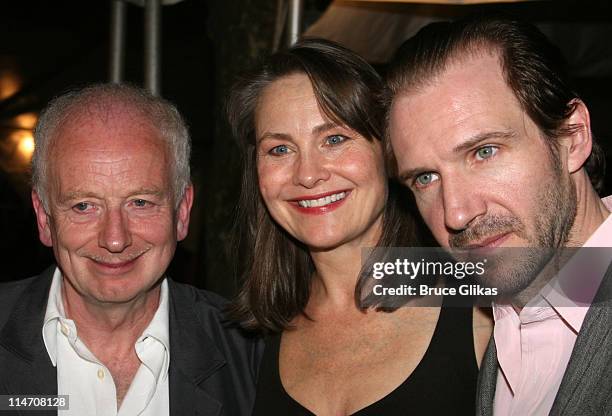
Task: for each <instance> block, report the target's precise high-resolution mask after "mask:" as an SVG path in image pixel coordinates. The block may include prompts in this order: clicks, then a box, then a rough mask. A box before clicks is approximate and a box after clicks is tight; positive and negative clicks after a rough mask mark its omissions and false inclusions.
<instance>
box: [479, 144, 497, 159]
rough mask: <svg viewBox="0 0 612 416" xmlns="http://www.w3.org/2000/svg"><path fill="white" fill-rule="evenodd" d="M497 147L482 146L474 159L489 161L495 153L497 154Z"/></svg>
mask: <svg viewBox="0 0 612 416" xmlns="http://www.w3.org/2000/svg"><path fill="white" fill-rule="evenodd" d="M497 150H498V149H497V147H495V146H490V145H489V146H483V147H481V148H480V149H478V150H476V158H477V159H479V160H485V159H489V158H490V157H491V156H493V155H494V154H495V153H497Z"/></svg>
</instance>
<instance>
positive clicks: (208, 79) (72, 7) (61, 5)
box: [0, 0, 612, 296]
mask: <svg viewBox="0 0 612 416" xmlns="http://www.w3.org/2000/svg"><path fill="white" fill-rule="evenodd" d="M328 4H329V1H314V0H311V1H308V0H307V1H305V21H306V23H308V22H312V21H314V20H315V19H316V18H317V17H318V16H319V15H320V14H321V13H322V12H323V11H324V10H325V8H326V7H327V5H328ZM276 7H277V2H276V1H275V0H243V1H235V0H225V1H221V0H210V1H205V0H184V1H182V2H181V3H178V4H176V5H172V6H165V7H163V9H162V39H163V46H162V90H161V92H162V95H163V96H164V97H165V98H167V99H169V100H171V101H172V102H174V103H175V104H176V105H177V106H178V108H179V109H180V110H181V111H182V113H183V114H184V116H185V118H186V119H187V121H188V123H189V125H190V129H191V133H192V139H193V149H194V153H193V159H192V169H193V180H194V184H195V186H196V201H195V205H194V209H193V214H192V224H191V228H190V235H189V237H188V238H187V240H186V241H184V242H182V243H180V244H179V248H178V249H177V254H176V257H175V260H174V261H173V263H172V266H171V271H170V274H171V275H172V276H173V277H174V278H176V279H177V280H181V281H185V282H190V283H193V284H195V285H197V286H199V287H205V288H207V289H211V290H214V291H217V292H219V293H222V294H224V295H226V296H230V295H231V294H233V293H234V291H235V288H236V280H235V278H234V277H233V276H232V275H231V270H232V267H231V265H232V263H233V262H235V261H240V259H236V258H232V257H231V256H230V255H229V254H228V237H229V232H230V229H231V224H232V220H233V214H234V208H235V202H236V198H237V193H238V189H239V174H240V163H239V160H238V150H237V147H236V145H235V143H234V142H233V140H232V139H231V137H230V135H229V134H228V127H227V125H226V123H225V119H224V116H223V103H224V97H226V96H227V92H228V89H229V86H230V85H231V83H232V80H233V79H234V77H235V75H236V74H237V73H238V72H239V71H241V70H243V69H245V68H247V67H249V66H251V65H252V64H253V63H254V61H255V60H257V59H258V58H259V57H261V56H264V55H266V54H268V53H269V52H270V50H271V48H272V43H273V36H274V33H273V31H274V22H275V16H276ZM397 7H400V8H402V10H403V12H407V13H408V12H410V10H411V9H410V8H411V7H414V6H411V5H402V6H397ZM493 8H495V9H503V10H506V11H509V12H511V13H515V14H518V15H519V16H521V17H522V18H526V19H531V20H534V21H546V22H564V23H568V22H569V23H571V24H573V25H575V26H576V27H579V26H580V25H587V24H589V25H596V26H601V27H603V28H608V29H609V28H610V25H611V22H612V6H611V5H610V4H609V3H608V2H607V1H603V0H602V1H591V2H589V1H565V2H558V1H554V2H553V1H548V2H529V3H525V4H516V5H502V6H477V7H466V6H443V7H441V10H442V12H443V13H448V15H449V16H458V15H461V14H465V13H469V12H473V11H475V10H480V9H493ZM127 9H128V19H127V27H128V30H127V32H128V33H127V51H126V67H125V75H126V80H127V81H129V82H132V83H136V84H142V73H143V68H142V60H143V52H142V51H143V30H144V29H143V9H142V8H140V7H138V6H135V5H128V7H127ZM109 15H110V2H108V1H106V0H89V1H86V2H83V1H76V0H57V1H53V2H50V1H42V0H41V1H34V0H20V1H14V2H2V5H0V231H1V235H0V268H1V270H2V272H1V273H0V281H2V280H13V279H20V278H24V277H27V276H30V275H33V274H36V273H38V272H40V271H41V270H43V269H44V268H45V267H46V266H48V265H49V264H50V263H51V262H52V261H53V256H52V252H51V251H50V250H49V249H47V248H45V247H43V246H42V245H41V244H40V243H39V242H38V236H37V231H36V225H35V220H34V216H33V212H32V209H31V207H30V200H29V182H28V181H29V179H28V175H27V172H26V171H25V170H24V169H23V167H18V166H17V167H16V166H15V165H14V164H13V163H12V162H11V158H12V157H13V156H14V155H13V153H12V150H11V149H10V146H9V140H8V137H9V136H10V135H11V134H12V133H13V132H14V131H15V130H17V128H18V125H17V124H18V123H17V122H16V121H15V117H17V116H19V115H20V114H23V113H29V112H38V111H40V109H41V108H43V107H44V105H45V104H46V103H47V102H48V100H49V99H50V98H52V97H53V96H55V95H57V94H59V93H61V92H63V91H65V90H67V89H69V88H70V87H74V86H78V85H84V84H86V83H90V82H102V81H106V80H107V77H108V61H109V59H108V55H109V49H108V48H109V27H110V23H109V22H110V20H109ZM594 41H599V42H602V41H603V42H608V43H609V42H611V41H612V40H611V39H599V40H597V39H596V40H594ZM565 46H567V45H565ZM569 49H570V51H571V48H569ZM565 50H566V51H567V50H568V48H567V47H566V48H565ZM566 54H567V52H566ZM568 58H570V59H571V56H568ZM382 69H383V70H384V65H383V67H382ZM582 73H583V71H580V70H579V68H575V74H576V75H577V78H576V81H577V85H578V87H579V92H580V93H581V95H582V97H583V98H584V100H585V101H586V102H587V105H588V106H589V109H590V111H591V117H592V123H593V125H592V127H593V131H594V133H595V134H596V135H597V137H598V139H599V141H600V143H601V144H602V145H603V146H604V148H606V149H607V154H608V155H612V146H611V145H610V143H611V141H612V140H611V137H612V125H611V122H610V116H609V115H610V114H612V74H604V75H598V76H596V77H593V76H590V77H588V76H587V77H585V76H583V75H581V74H582ZM6 91H9V93H10V94H8V95H7V93H6ZM609 159H610V157H609ZM609 165H610V163H609ZM610 178H611V175H610V173H608V180H607V190H606V193H605V194H609V193H610V191H611V190H612V189H611V188H610V183H611V180H610ZM535 179H536V178H534V180H535Z"/></svg>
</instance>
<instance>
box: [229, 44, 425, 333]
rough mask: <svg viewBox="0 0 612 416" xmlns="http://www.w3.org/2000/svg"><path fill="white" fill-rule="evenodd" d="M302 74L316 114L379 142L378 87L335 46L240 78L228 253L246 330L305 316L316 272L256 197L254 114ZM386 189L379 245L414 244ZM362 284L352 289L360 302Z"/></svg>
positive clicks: (308, 49)
mask: <svg viewBox="0 0 612 416" xmlns="http://www.w3.org/2000/svg"><path fill="white" fill-rule="evenodd" d="M296 73H298V74H305V75H307V76H308V78H309V79H310V82H311V83H312V87H313V91H314V95H315V97H316V100H317V102H318V104H319V107H320V109H321V111H322V112H323V113H324V114H325V116H327V117H328V118H329V119H330V120H331V121H333V122H335V123H338V124H339V125H343V126H346V127H348V128H350V129H352V130H354V131H356V132H357V133H359V134H360V135H362V136H363V137H365V138H366V139H367V140H379V141H380V140H381V138H382V134H383V121H384V112H383V109H382V107H381V106H380V105H379V102H378V99H377V97H378V94H379V92H380V91H381V89H382V80H381V78H380V76H379V75H378V74H377V72H376V71H375V70H374V69H373V68H372V67H371V66H370V65H369V64H368V63H367V62H366V61H365V60H363V59H362V58H361V57H359V56H358V55H356V54H355V53H353V52H351V51H350V50H348V49H346V48H344V47H342V46H340V45H337V44H335V43H333V42H330V41H326V40H321V39H307V40H303V41H301V42H298V43H297V44H296V45H295V46H293V47H292V48H290V49H288V50H285V51H281V52H278V53H275V54H273V55H272V56H270V57H269V58H268V59H266V60H265V61H264V62H263V63H262V64H260V65H259V66H258V67H257V68H256V69H255V70H254V71H252V72H251V73H249V74H247V75H245V76H243V77H242V78H240V79H239V80H238V81H237V82H236V84H235V85H234V87H233V89H232V92H231V94H230V97H229V101H228V106H227V113H228V118H229V122H230V125H231V128H232V133H233V135H234V137H235V138H236V139H237V140H238V142H239V145H240V148H241V151H242V160H243V171H242V189H241V193H240V198H239V203H238V207H237V218H236V224H235V229H234V244H233V249H234V252H233V253H232V255H233V256H235V257H236V258H237V259H238V261H237V267H236V269H237V270H236V273H237V274H238V275H239V276H240V277H241V278H242V279H243V284H242V288H241V290H240V292H239V294H238V297H237V299H236V301H235V302H234V304H233V306H232V308H231V311H230V312H231V315H232V316H233V317H234V319H236V320H238V321H239V322H240V323H241V324H242V325H243V326H244V327H245V328H248V329H253V330H258V331H261V332H264V333H265V332H280V331H282V330H284V329H287V328H288V327H289V323H290V322H291V320H292V319H293V318H294V317H295V316H297V315H299V314H300V313H303V311H304V308H305V307H306V304H307V302H308V298H309V296H310V284H311V277H312V274H313V272H314V265H313V263H312V260H311V258H310V254H309V252H308V249H307V248H306V247H305V246H304V245H303V244H302V243H300V242H299V241H297V240H296V239H294V238H293V237H292V236H290V235H289V234H288V233H287V232H286V231H285V230H283V228H282V227H280V226H279V225H278V224H277V223H276V222H274V220H273V219H272V218H271V216H270V214H269V213H268V210H267V209H266V206H265V205H264V202H263V200H262V198H261V194H260V192H259V185H258V177H257V152H256V148H255V146H256V140H255V112H256V109H257V105H258V102H259V98H260V97H261V95H262V92H263V90H264V89H265V88H266V87H267V86H269V85H270V84H271V83H273V82H274V81H276V80H278V79H280V78H283V77H286V76H289V75H292V74H296ZM400 192H401V190H400V189H399V188H398V186H397V185H395V184H390V187H389V199H388V201H387V205H386V207H385V211H384V213H383V232H382V236H381V238H380V241H379V245H382V246H407V245H412V244H413V243H414V242H415V233H414V230H415V227H414V220H413V218H414V217H413V216H412V215H411V214H410V213H409V212H408V210H407V207H406V206H407V204H408V200H409V196H408V193H407V192H404V193H403V194H402V197H401V198H400V197H399V195H398V193H400ZM360 286H361V285H360V284H358V285H357V287H356V288H355V293H356V296H355V299H356V302H358V299H359V298H361V296H359V295H358V294H359V292H360V290H361V289H360Z"/></svg>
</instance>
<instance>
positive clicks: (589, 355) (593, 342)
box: [476, 265, 612, 416]
mask: <svg viewBox="0 0 612 416" xmlns="http://www.w3.org/2000/svg"><path fill="white" fill-rule="evenodd" d="M497 370H498V364H497V350H496V347H495V341H494V339H493V337H492V336H491V340H490V341H489V346H488V347H487V351H486V353H485V356H484V359H483V361H482V364H481V366H480V373H479V375H478V388H477V391H476V395H477V397H476V414H477V415H479V416H489V415H492V414H493V399H494V397H495V385H496V383H497ZM550 415H581V416H587V415H593V416H596V415H597V416H602V415H612V265H610V267H608V270H607V272H606V274H605V276H604V278H603V280H602V283H601V286H600V287H599V290H598V291H597V294H596V296H595V300H594V302H593V304H592V306H591V307H590V308H589V311H588V312H587V314H586V316H585V318H584V322H583V324H582V328H581V329H580V333H579V334H578V338H577V339H576V344H575V345H574V349H573V351H572V355H571V357H570V361H569V363H568V365H567V369H566V370H565V374H564V375H563V379H562V380H561V386H560V387H559V391H558V392H557V396H556V397H555V401H554V403H553V407H552V409H551V411H550Z"/></svg>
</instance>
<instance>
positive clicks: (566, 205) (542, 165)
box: [389, 54, 576, 293]
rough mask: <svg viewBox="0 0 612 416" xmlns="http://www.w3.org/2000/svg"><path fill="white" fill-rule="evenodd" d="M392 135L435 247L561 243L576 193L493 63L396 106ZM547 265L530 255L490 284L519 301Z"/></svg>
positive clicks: (451, 76)
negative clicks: (519, 293)
mask: <svg viewBox="0 0 612 416" xmlns="http://www.w3.org/2000/svg"><path fill="white" fill-rule="evenodd" d="M389 127H390V136H391V144H392V147H393V151H394V153H395V155H396V158H397V162H398V172H399V176H400V179H401V181H402V182H403V183H404V184H405V185H406V186H408V187H410V189H411V190H412V191H413V193H414V195H415V198H416V202H417V205H418V208H419V211H420V213H421V215H422V216H423V218H424V220H425V222H426V223H427V225H428V226H429V228H430V229H431V231H432V233H433V235H434V237H435V238H436V240H437V241H438V243H439V244H440V245H442V246H444V247H454V248H479V249H483V248H484V249H488V248H493V247H558V246H560V245H563V244H564V243H565V241H566V239H567V236H568V233H569V230H570V228H571V226H572V224H573V220H574V217H575V211H576V198H575V190H574V187H573V183H572V182H571V181H570V178H569V175H568V174H567V173H566V172H565V166H564V163H563V161H562V160H561V158H560V157H558V156H557V155H556V154H554V153H553V152H552V150H551V149H550V147H549V145H548V144H547V143H546V142H545V139H544V138H543V137H542V135H541V133H540V131H539V129H538V127H537V126H536V125H535V124H534V123H533V121H532V120H531V119H530V118H529V117H528V116H527V114H526V113H525V112H524V111H523V110H522V109H521V107H520V105H519V102H518V101H517V99H516V97H515V96H514V94H513V92H512V90H511V89H510V88H509V87H508V86H507V85H506V82H505V80H504V77H503V74H502V71H501V67H500V64H499V62H498V58H497V56H493V55H488V54H483V55H482V56H479V57H471V58H466V59H465V60H462V61H460V62H454V63H451V64H450V65H449V67H448V68H447V69H446V70H445V71H444V72H443V73H442V74H441V75H440V76H438V77H436V78H435V79H434V80H433V82H432V83H431V84H427V85H426V86H424V87H423V88H421V89H419V90H418V91H416V92H411V93H407V94H405V95H401V96H399V97H398V98H396V100H395V101H394V103H393V106H392V108H391V119H390V126H389ZM548 253H550V252H548ZM549 258H550V257H546V256H544V255H543V254H542V251H532V252H531V255H528V256H522V257H521V258H520V261H517V262H514V263H513V264H512V266H511V267H510V269H511V270H508V274H507V275H506V276H505V277H503V278H502V277H500V281H496V282H491V283H494V284H495V285H497V286H498V287H499V288H500V290H502V291H503V292H506V293H516V292H518V291H520V290H522V289H524V288H525V287H526V286H527V285H528V284H529V283H530V282H531V280H532V279H533V278H535V274H537V272H538V271H539V270H541V268H542V267H543V266H544V265H545V264H546V262H548V260H549Z"/></svg>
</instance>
